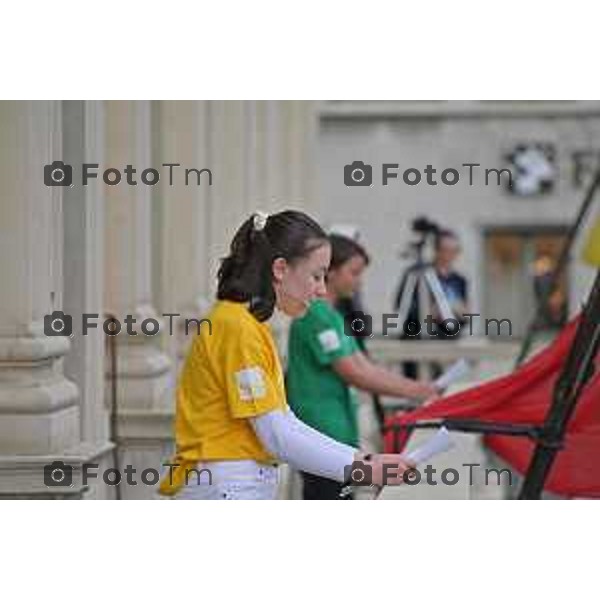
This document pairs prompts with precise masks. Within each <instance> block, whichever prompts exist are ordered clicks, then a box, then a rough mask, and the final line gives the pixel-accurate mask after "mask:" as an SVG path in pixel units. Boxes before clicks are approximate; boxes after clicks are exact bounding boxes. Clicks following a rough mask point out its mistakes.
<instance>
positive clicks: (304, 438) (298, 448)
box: [250, 410, 357, 482]
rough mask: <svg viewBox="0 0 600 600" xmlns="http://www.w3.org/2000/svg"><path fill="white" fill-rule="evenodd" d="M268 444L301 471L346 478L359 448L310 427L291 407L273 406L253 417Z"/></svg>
mask: <svg viewBox="0 0 600 600" xmlns="http://www.w3.org/2000/svg"><path fill="white" fill-rule="evenodd" d="M250 421H251V423H252V426H253V428H254V431H255V432H256V435H257V436H258V437H259V439H260V441H261V442H262V443H263V445H264V446H265V448H266V449H267V450H268V451H269V452H270V453H271V454H272V455H273V456H276V457H277V458H278V459H279V460H281V461H283V462H286V463H288V464H289V465H291V466H292V467H294V468H295V469H298V470H299V471H306V472H307V473H312V474H313V475H320V476H322V477H327V478H329V479H334V480H335V481H339V482H343V481H344V467H346V466H347V465H351V464H352V461H353V460H354V456H355V455H356V452H357V450H356V448H353V447H352V446H347V445H346V444H342V443H340V442H337V441H335V440H333V439H331V438H330V437H327V436H326V435H323V434H322V433H320V432H318V431H317V430H316V429H313V428H312V427H309V426H308V425H306V424H305V423H303V422H302V421H300V419H298V418H297V417H296V416H295V415H294V413H293V412H292V411H291V410H286V411H282V410H273V411H270V412H268V413H265V414H263V415H259V416H258V417H252V418H251V419H250Z"/></svg>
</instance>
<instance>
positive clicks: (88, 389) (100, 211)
mask: <svg viewBox="0 0 600 600" xmlns="http://www.w3.org/2000/svg"><path fill="white" fill-rule="evenodd" d="M62 117H63V152H62V156H63V157H64V161H65V162H66V163H68V164H71V165H73V167H74V169H75V170H76V172H77V176H76V177H75V178H74V181H73V186H71V187H65V188H63V229H64V236H63V280H64V310H65V312H67V313H68V314H71V315H73V319H74V320H76V321H77V323H78V325H77V327H76V328H75V331H74V335H73V338H72V340H71V342H72V346H71V351H70V352H69V353H68V354H67V355H66V356H65V359H64V369H65V375H67V377H68V378H69V379H71V380H72V381H74V382H75V383H76V384H77V386H78V387H79V389H80V391H81V402H80V412H81V423H80V435H81V441H82V451H83V449H85V453H86V456H87V462H89V463H95V464H98V465H99V472H104V471H105V470H106V469H108V468H110V467H112V466H113V458H114V457H113V454H112V452H111V451H112V450H113V448H114V445H113V444H112V443H111V442H110V431H109V416H110V414H109V407H108V406H107V404H106V402H105V398H104V378H105V371H104V370H105V361H104V352H105V346H106V344H105V342H106V335H105V334H104V332H103V330H102V327H101V326H100V325H98V326H97V327H96V328H95V329H90V330H89V331H87V332H86V335H83V334H82V328H81V325H80V323H82V315H83V314H84V313H92V314H96V315H98V319H97V321H98V323H99V322H100V321H101V320H102V319H103V310H104V272H103V269H104V189H105V187H106V186H105V185H104V183H103V182H102V179H101V178H100V180H92V181H90V183H89V185H87V186H83V185H82V184H81V178H80V177H79V170H80V168H81V164H82V163H92V164H98V165H99V172H102V171H103V170H104V168H105V167H106V165H105V161H104V126H105V122H104V103H103V102H93V101H92V102H89V101H87V102H84V101H74V100H73V101H65V102H63V103H62ZM114 495H115V490H114V488H111V487H110V486H107V485H106V484H105V483H103V480H102V478H101V477H98V478H95V479H90V480H89V491H88V492H87V493H86V495H85V497H86V498H113V497H114Z"/></svg>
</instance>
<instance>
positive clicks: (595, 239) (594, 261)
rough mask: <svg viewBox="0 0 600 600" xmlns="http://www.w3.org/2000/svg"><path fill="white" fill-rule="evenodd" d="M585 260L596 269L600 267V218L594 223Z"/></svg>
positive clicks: (584, 251) (586, 244)
mask: <svg viewBox="0 0 600 600" xmlns="http://www.w3.org/2000/svg"><path fill="white" fill-rule="evenodd" d="M583 260H584V261H585V262H587V263H589V264H590V265H593V266H594V267H600V217H598V219H597V220H596V222H595V223H594V226H593V227H592V229H591V230H590V235H589V237H588V239H587V240H586V243H585V247H584V248H583Z"/></svg>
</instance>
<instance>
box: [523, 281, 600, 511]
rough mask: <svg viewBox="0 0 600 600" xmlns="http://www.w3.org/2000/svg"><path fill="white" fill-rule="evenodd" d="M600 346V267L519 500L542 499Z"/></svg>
mask: <svg viewBox="0 0 600 600" xmlns="http://www.w3.org/2000/svg"><path fill="white" fill-rule="evenodd" d="M599 347H600V270H598V272H597V274H596V280H595V281H594V286H593V288H592V291H591V293H590V296H589V298H588V300H587V302H586V305H585V307H584V309H583V312H582V316H581V321H580V322H579V325H578V326H577V331H576V332H575V337H574V339H573V344H572V345H571V349H570V352H569V355H568V356H567V359H566V361H565V365H564V367H563V370H562V372H561V374H560V376H559V378H558V381H557V383H556V385H555V387H554V393H553V400H552V405H551V406H550V409H549V411H548V414H547V416H546V421H545V423H544V425H543V427H542V428H541V429H540V435H539V439H538V441H537V444H536V447H535V451H534V453H533V458H532V459H531V462H530V463H529V468H528V470H527V474H526V475H525V480H524V482H523V487H522V488H521V491H520V493H519V500H537V499H539V497H540V495H541V493H542V490H543V489H544V484H545V482H546V479H547V477H548V474H549V473H550V469H551V468H552V464H553V463H554V459H555V458H556V453H557V452H558V451H559V450H560V448H561V446H562V443H563V440H564V436H565V432H566V430H567V425H568V423H569V420H570V418H571V416H572V414H573V411H574V410H575V406H576V405H577V400H578V399H579V396H580V394H581V392H582V391H583V388H584V387H585V385H586V384H587V382H588V381H589V379H590V378H591V376H592V375H593V374H594V359H595V357H596V354H597V352H598V349H599Z"/></svg>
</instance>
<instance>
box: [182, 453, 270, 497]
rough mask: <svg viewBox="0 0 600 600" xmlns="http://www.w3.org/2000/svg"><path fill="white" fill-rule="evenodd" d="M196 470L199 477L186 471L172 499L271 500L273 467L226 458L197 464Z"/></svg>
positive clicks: (250, 461)
mask: <svg viewBox="0 0 600 600" xmlns="http://www.w3.org/2000/svg"><path fill="white" fill-rule="evenodd" d="M196 469H197V470H198V471H199V472H201V474H200V477H198V475H197V474H196V473H194V472H193V471H190V473H189V477H188V485H186V486H185V487H184V488H183V489H182V490H181V491H180V492H179V493H178V494H177V495H176V496H175V500H274V499H275V496H276V494H277V467H273V466H269V465H264V464H260V463H257V462H255V461H253V460H227V461H208V462H202V463H198V465H197V466H196ZM202 469H204V470H203V471H201V470H202ZM209 472H210V473H209Z"/></svg>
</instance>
